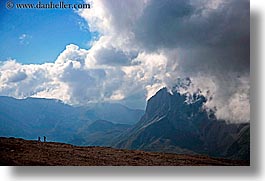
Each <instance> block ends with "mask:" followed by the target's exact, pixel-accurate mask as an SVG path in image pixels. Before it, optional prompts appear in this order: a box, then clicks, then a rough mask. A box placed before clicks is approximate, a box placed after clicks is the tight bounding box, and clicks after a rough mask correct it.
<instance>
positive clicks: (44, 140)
mask: <svg viewBox="0 0 265 181" xmlns="http://www.w3.org/2000/svg"><path fill="white" fill-rule="evenodd" d="M38 142H41V139H40V137H38ZM43 142H46V136H43Z"/></svg>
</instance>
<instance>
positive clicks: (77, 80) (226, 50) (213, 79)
mask: <svg viewBox="0 0 265 181" xmlns="http://www.w3.org/2000/svg"><path fill="white" fill-rule="evenodd" d="M89 3H91V9H84V10H79V12H78V13H79V15H80V16H81V17H83V18H84V19H85V20H86V21H87V25H88V28H89V30H90V31H96V32H98V33H99V34H100V37H99V38H98V39H97V40H94V42H92V46H91V48H90V49H89V50H85V49H80V48H79V47H78V46H77V45H73V44H71V45H67V46H66V49H65V50H64V51H63V52H62V53H61V54H60V55H59V56H58V58H57V60H56V61H55V62H54V63H49V64H48V63H46V64H42V65H33V64H32V65H22V64H19V63H17V62H16V61H14V60H10V61H6V62H4V63H2V64H1V65H0V72H1V73H0V76H1V77H0V85H1V87H0V94H1V95H10V96H15V97H27V96H35V97H49V98H57V99H61V100H63V101H65V102H66V103H70V104H86V103H89V102H99V101H119V102H122V103H124V104H126V105H129V106H132V107H141V108H143V107H144V104H145V99H148V98H150V97H151V96H152V95H153V94H154V93H155V92H156V91H158V90H159V89H160V88H162V87H165V86H166V87H168V88H169V89H172V88H173V87H174V85H175V84H176V82H177V80H178V78H181V77H190V79H191V81H192V85H191V86H190V87H189V89H188V90H187V91H190V92H194V91H197V90H198V88H199V89H200V90H201V91H202V93H203V94H204V95H205V96H207V97H209V96H210V97H211V99H209V101H208V102H207V104H206V106H207V107H208V108H212V109H216V115H217V116H218V118H220V119H225V120H230V121H233V122H235V121H248V120H249V109H250V108H249V65H250V62H249V46H250V45H249V44H250V43H249V42H250V37H249V1H248V0H231V1H226V0H211V1H208V0H178V1H172V0H165V1H159V0H129V1H123V0H116V1H109V0H95V1H94V0H89Z"/></svg>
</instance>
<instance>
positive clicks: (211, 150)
mask: <svg viewBox="0 0 265 181" xmlns="http://www.w3.org/2000/svg"><path fill="white" fill-rule="evenodd" d="M187 98H188V99H187ZM206 101H207V100H206V98H205V97H203V96H202V95H200V93H195V94H193V95H189V96H188V95H181V94H180V93H178V91H174V92H173V93H169V92H168V91H167V89H166V88H163V89H161V90H159V91H158V92H157V93H156V94H155V95H154V96H153V97H152V98H150V99H149V100H148V103H147V107H146V110H145V114H144V115H143V117H142V118H141V120H140V121H139V122H138V123H137V124H136V125H135V126H134V127H133V128H132V129H131V130H130V131H127V132H124V133H123V134H122V135H121V136H120V137H119V138H118V139H117V140H118V141H117V143H116V144H114V146H115V147H118V148H126V149H138V150H146V151H158V152H172V153H184V154H206V155H210V156H216V157H227V158H234V159H245V160H249V150H250V147H249V145H250V144H249V143H250V141H249V140H250V138H249V135H250V134H249V131H250V129H249V127H250V125H249V123H245V124H228V123H227V122H226V121H223V120H217V119H216V117H215V116H214V112H210V113H209V112H207V111H206V110H205V109H203V104H204V103H205V102H206Z"/></svg>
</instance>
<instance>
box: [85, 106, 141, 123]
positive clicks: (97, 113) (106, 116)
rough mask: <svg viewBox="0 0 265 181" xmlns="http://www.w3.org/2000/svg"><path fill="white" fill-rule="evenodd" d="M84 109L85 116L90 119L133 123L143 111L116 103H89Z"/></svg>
mask: <svg viewBox="0 0 265 181" xmlns="http://www.w3.org/2000/svg"><path fill="white" fill-rule="evenodd" d="M82 109H85V113H86V114H85V116H86V117H87V118H89V119H90V120H94V121H95V120H100V119H101V120H108V121H110V122H113V123H120V124H131V125H132V124H135V123H136V122H138V121H139V120H140V118H141V117H142V116H143V114H144V111H143V110H140V109H130V108H128V107H126V106H124V105H122V104H117V103H97V104H89V105H88V106H86V107H83V108H82Z"/></svg>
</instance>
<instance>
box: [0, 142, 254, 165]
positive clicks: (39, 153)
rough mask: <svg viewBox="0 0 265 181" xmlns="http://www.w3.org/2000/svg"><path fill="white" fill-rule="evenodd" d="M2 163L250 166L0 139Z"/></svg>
mask: <svg viewBox="0 0 265 181" xmlns="http://www.w3.org/2000/svg"><path fill="white" fill-rule="evenodd" d="M0 165H17V166H19V165H32V166H35V165H46V166H49V165H50V166H51V165H53V166H57V165H58V166H60V165H61V166H209V165H214V166H218V165H220V166H221V165H224V166H233V165H237V166H247V165H249V162H246V161H235V160H227V159H220V158H210V157H207V156H201V155H179V154H169V153H156V152H144V151H133V150H122V149H114V148H108V147H91V146H87V147H84V146H83V147H80V146H73V145H70V144H64V143H55V142H46V143H42V142H37V141H29V140H23V139H19V138H3V137H1V138H0Z"/></svg>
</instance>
